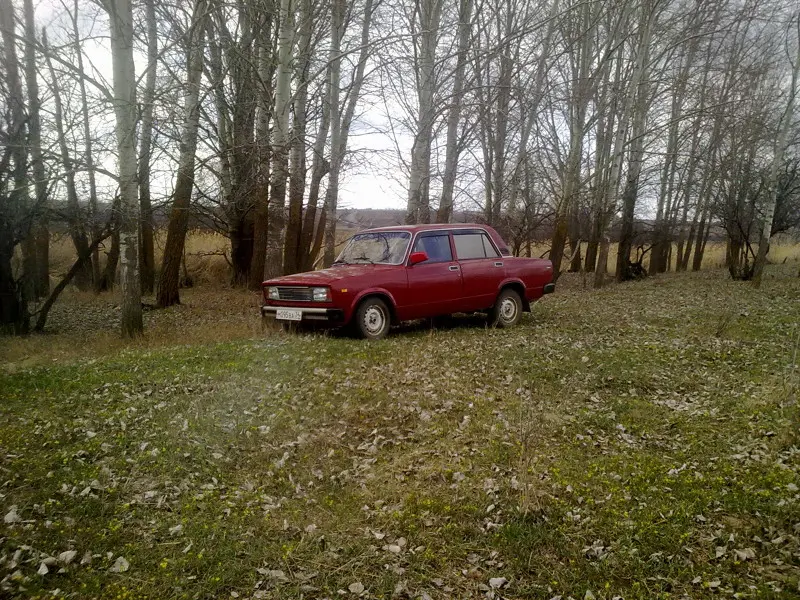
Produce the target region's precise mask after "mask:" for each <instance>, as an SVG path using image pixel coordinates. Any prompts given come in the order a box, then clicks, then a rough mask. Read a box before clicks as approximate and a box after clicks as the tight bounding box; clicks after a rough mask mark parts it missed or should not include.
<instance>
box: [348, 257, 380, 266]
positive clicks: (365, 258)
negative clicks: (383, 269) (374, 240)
mask: <svg viewBox="0 0 800 600" xmlns="http://www.w3.org/2000/svg"><path fill="white" fill-rule="evenodd" d="M353 260H363V261H364V262H367V263H369V264H371V265H374V264H375V261H373V260H372V259H369V258H367V257H366V256H363V255H362V256H356V257H355V258H353Z"/></svg>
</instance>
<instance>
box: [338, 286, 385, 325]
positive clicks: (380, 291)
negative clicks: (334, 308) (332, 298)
mask: <svg viewBox="0 0 800 600" xmlns="http://www.w3.org/2000/svg"><path fill="white" fill-rule="evenodd" d="M367 296H383V297H384V298H386V299H387V300H388V301H389V310H391V311H392V317H393V318H395V317H396V313H397V301H396V300H395V298H394V296H393V295H392V293H391V292H389V290H387V289H386V288H381V287H373V288H367V289H366V290H362V291H360V292H358V294H356V295H355V297H354V298H353V301H352V302H351V303H350V307H349V309H348V311H347V314H346V315H345V320H346V321H347V322H349V321H350V319H352V318H353V315H354V314H355V312H356V307H357V306H358V305H359V304H360V303H361V301H362V300H363V299H364V298H366V297H367Z"/></svg>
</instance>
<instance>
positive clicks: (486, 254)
mask: <svg viewBox="0 0 800 600" xmlns="http://www.w3.org/2000/svg"><path fill="white" fill-rule="evenodd" d="M453 241H454V242H455V244H456V254H457V255H458V258H459V260H467V259H470V258H498V257H499V256H500V255H499V254H498V253H497V250H495V249H494V246H492V242H491V241H489V236H488V235H486V234H485V233H466V232H465V233H455V234H454V235H453Z"/></svg>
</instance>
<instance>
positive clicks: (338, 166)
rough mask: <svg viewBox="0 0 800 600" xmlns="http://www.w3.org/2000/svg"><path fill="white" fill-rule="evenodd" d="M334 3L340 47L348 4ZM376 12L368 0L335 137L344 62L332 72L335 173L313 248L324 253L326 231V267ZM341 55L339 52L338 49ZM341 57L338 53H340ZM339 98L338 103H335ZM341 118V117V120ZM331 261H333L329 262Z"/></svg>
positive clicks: (333, 241)
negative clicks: (321, 248)
mask: <svg viewBox="0 0 800 600" xmlns="http://www.w3.org/2000/svg"><path fill="white" fill-rule="evenodd" d="M334 4H340V5H339V7H338V8H337V9H336V10H337V11H338V15H337V17H336V19H335V21H334V22H336V23H338V29H339V32H340V33H339V35H338V41H337V42H336V43H337V48H338V47H339V44H340V42H341V38H342V35H343V30H342V27H343V23H344V7H345V3H344V2H343V0H335V1H334ZM374 12H375V3H374V2H373V0H366V2H365V3H364V20H363V21H362V23H361V51H360V52H359V55H358V62H357V63H356V67H355V73H354V74H353V79H352V84H351V85H350V91H349V92H348V93H347V96H346V97H345V103H344V106H345V110H344V115H343V116H342V117H341V124H340V125H338V126H337V131H336V134H335V136H334V133H333V118H334V111H333V107H334V106H338V100H339V91H338V90H339V78H340V73H339V70H338V69H340V66H339V65H340V64H341V63H340V62H338V61H337V72H336V73H333V71H331V82H332V83H334V82H335V83H336V85H335V86H334V87H333V96H332V101H331V102H332V103H331V170H330V175H329V177H328V189H327V190H326V192H325V202H324V204H323V210H322V214H321V215H320V223H319V225H318V227H317V231H318V233H317V237H316V239H315V240H314V248H313V249H312V252H311V255H312V256H317V254H319V251H320V247H321V242H322V236H321V235H320V233H321V232H322V231H323V229H324V231H325V233H324V236H325V252H324V256H323V259H324V264H325V266H330V264H331V263H332V262H333V259H334V252H335V249H336V218H335V217H336V210H337V206H338V202H339V175H340V173H341V171H342V165H343V164H344V156H345V153H346V151H347V140H348V138H349V136H350V126H351V125H352V124H353V117H354V116H355V114H356V105H357V104H358V100H359V98H361V88H362V86H363V85H364V71H365V70H366V67H367V59H368V58H369V53H370V46H369V37H370V36H369V34H370V27H371V26H372V19H373V15H374ZM337 53H338V50H337ZM337 56H338V54H337ZM334 99H335V101H334ZM336 110H337V112H336V114H337V115H339V114H341V113H340V112H339V109H338V108H337V109H336ZM339 118H340V117H338V116H337V119H339ZM334 139H337V140H338V144H337V146H336V150H334V146H333V142H334ZM328 214H330V215H332V216H333V218H331V219H328V220H327V221H326V215H328ZM329 261H330V262H329Z"/></svg>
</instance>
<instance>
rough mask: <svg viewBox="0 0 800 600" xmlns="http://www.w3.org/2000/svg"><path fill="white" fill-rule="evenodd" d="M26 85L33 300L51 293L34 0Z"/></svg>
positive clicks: (29, 11) (29, 4) (28, 2)
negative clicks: (32, 216)
mask: <svg viewBox="0 0 800 600" xmlns="http://www.w3.org/2000/svg"><path fill="white" fill-rule="evenodd" d="M23 7H24V8H23V10H24V13H25V83H26V86H27V88H28V147H29V148H30V157H31V167H32V170H33V183H34V191H35V194H36V198H35V200H34V207H35V209H36V213H37V215H38V218H37V219H35V221H34V222H33V223H32V226H31V235H30V236H29V237H30V241H31V242H32V246H33V247H32V248H29V252H31V251H32V253H33V255H34V261H33V264H32V265H30V267H31V268H33V269H34V270H33V272H32V273H31V289H32V291H33V297H34V298H40V297H42V296H47V294H48V293H49V292H50V272H49V264H50V231H49V229H48V223H47V211H46V210H45V204H46V203H47V179H46V175H45V171H44V161H43V160H42V129H41V120H40V116H39V108H40V100H39V81H38V78H37V73H36V25H35V24H34V21H33V0H25V2H24V5H23Z"/></svg>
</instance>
